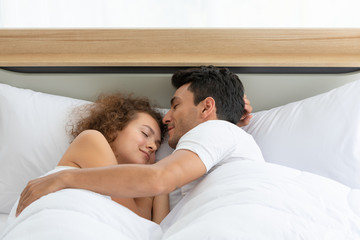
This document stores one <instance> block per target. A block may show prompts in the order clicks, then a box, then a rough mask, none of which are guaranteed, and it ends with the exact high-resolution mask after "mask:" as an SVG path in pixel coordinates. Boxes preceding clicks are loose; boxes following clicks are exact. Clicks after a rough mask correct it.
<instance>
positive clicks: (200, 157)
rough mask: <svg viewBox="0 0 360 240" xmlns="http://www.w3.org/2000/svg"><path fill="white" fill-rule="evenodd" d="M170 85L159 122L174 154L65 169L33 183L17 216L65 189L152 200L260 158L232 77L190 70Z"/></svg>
mask: <svg viewBox="0 0 360 240" xmlns="http://www.w3.org/2000/svg"><path fill="white" fill-rule="evenodd" d="M172 84H173V85H174V86H175V87H176V88H177V90H176V92H175V94H174V97H173V98H172V99H171V109H170V110H169V112H168V113H167V114H166V115H165V116H164V118H163V122H164V123H165V124H166V125H167V126H168V133H169V145H170V146H171V147H173V148H176V149H175V151H174V153H173V154H171V155H170V156H168V157H166V158H164V159H162V160H161V161H158V162H157V163H155V164H152V165H140V164H128V165H125V164H122V165H116V166H111V167H104V168H92V169H79V170H67V171H61V172H58V173H55V174H53V175H48V176H46V177H43V178H39V179H35V180H32V181H30V182H29V184H28V185H27V187H26V188H25V189H24V191H23V193H22V194H21V197H20V201H19V205H18V209H17V215H18V214H20V213H21V211H22V210H23V209H24V208H25V207H27V206H28V205H29V204H30V203H32V202H33V201H35V200H36V199H38V198H40V197H41V196H44V195H46V194H49V193H51V192H55V191H58V190H61V189H64V188H80V189H87V190H90V191H94V192H97V193H100V194H103V195H109V196H112V197H130V198H135V197H145V196H155V195H160V194H164V193H169V192H171V191H173V190H175V189H176V188H180V187H182V186H184V185H186V184H188V183H190V182H193V181H194V180H196V179H198V178H200V177H201V176H203V175H205V174H206V173H207V172H208V171H209V170H210V169H212V168H213V167H217V166H219V165H221V164H224V163H226V162H231V161H238V160H243V159H246V160H260V161H262V160H263V159H262V155H261V152H260V150H259V149H258V147H257V145H256V143H255V142H254V140H253V139H252V137H251V136H250V135H248V134H246V133H245V132H244V131H243V130H241V129H240V128H239V127H237V126H236V125H235V124H236V123H237V124H238V126H244V125H246V124H248V122H249V121H250V118H251V116H250V115H249V113H250V112H251V110H252V109H251V106H250V105H249V102H248V100H247V99H246V97H244V89H243V86H242V83H241V81H240V80H239V78H238V77H237V76H236V75H235V74H233V73H231V72H230V71H229V70H228V69H226V68H215V67H213V66H209V67H200V68H193V69H188V70H183V71H178V72H176V73H175V74H174V75H173V77H172ZM245 102H247V103H248V104H247V105H246V108H245V109H244V107H245Z"/></svg>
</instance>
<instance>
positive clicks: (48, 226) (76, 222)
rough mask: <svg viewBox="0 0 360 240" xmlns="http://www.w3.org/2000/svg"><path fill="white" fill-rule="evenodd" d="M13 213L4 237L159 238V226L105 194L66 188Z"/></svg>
mask: <svg viewBox="0 0 360 240" xmlns="http://www.w3.org/2000/svg"><path fill="white" fill-rule="evenodd" d="M14 211H15V208H13V209H12V212H11V213H10V216H9V219H8V223H7V226H6V228H5V230H4V232H3V236H2V238H1V239H3V240H17V239H36V240H45V239H46V240H48V239H77V240H80V239H87V240H92V239H94V240H95V239H96V240H99V239H117V240H119V239H124V240H128V239H139V240H146V239H149V240H151V239H160V238H161V235H162V232H161V229H160V226H159V225H158V224H155V223H154V222H151V221H148V220H146V219H144V218H142V217H139V216H138V215H136V214H135V213H133V212H132V211H130V210H129V209H127V208H125V207H123V206H122V205H120V204H118V203H116V202H114V201H112V200H111V199H109V198H108V197H106V196H103V195H100V194H97V193H93V192H90V191H87V190H79V189H65V190H61V191H59V192H56V193H52V194H49V195H47V196H44V197H42V198H40V199H39V200H38V201H36V202H34V203H33V204H31V205H30V206H29V207H27V208H26V209H25V210H24V211H23V212H22V213H21V214H20V216H19V217H17V218H15V217H14Z"/></svg>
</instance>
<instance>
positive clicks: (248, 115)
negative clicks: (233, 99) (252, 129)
mask: <svg viewBox="0 0 360 240" xmlns="http://www.w3.org/2000/svg"><path fill="white" fill-rule="evenodd" d="M244 102H245V107H244V114H243V115H242V117H241V119H240V121H239V122H237V123H236V125H237V126H239V127H244V126H246V125H248V124H249V123H250V119H251V118H252V115H251V112H252V110H253V108H252V106H251V105H250V100H249V99H248V98H247V97H246V95H244Z"/></svg>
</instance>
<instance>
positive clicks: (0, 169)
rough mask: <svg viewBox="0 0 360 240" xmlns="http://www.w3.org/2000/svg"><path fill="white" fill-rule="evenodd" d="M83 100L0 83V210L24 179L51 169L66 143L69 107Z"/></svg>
mask: <svg viewBox="0 0 360 240" xmlns="http://www.w3.org/2000/svg"><path fill="white" fill-rule="evenodd" d="M84 103H86V101H83V100H78V99H72V98H67V97H61V96H55V95H50V94H44V93H39V92H34V91H32V90H25V89H19V88H15V87H11V86H9V85H5V84H0V213H9V212H10V210H11V207H12V205H13V204H14V203H15V201H16V199H17V198H18V196H19V195H20V193H21V191H22V189H23V188H24V187H25V185H26V184H27V182H28V181H29V180H31V179H34V178H36V177H38V176H40V175H42V174H44V173H46V172H47V171H49V170H51V169H53V168H54V167H55V166H56V165H57V163H58V161H59V160H60V158H61V156H62V154H63V153H64V152H65V150H66V148H67V147H68V145H69V137H68V135H67V134H66V124H67V121H68V119H69V113H70V112H71V110H72V109H73V108H74V107H75V106H78V105H79V104H84Z"/></svg>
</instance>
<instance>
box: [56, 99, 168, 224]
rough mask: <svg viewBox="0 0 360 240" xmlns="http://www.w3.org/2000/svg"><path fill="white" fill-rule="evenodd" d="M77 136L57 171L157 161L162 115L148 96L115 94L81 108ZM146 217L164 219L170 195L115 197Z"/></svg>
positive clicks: (73, 131) (157, 221) (120, 202)
mask: <svg viewBox="0 0 360 240" xmlns="http://www.w3.org/2000/svg"><path fill="white" fill-rule="evenodd" d="M77 113H80V115H82V116H80V120H79V121H78V122H77V123H76V124H75V125H74V126H73V128H72V131H71V134H72V136H73V137H74V140H73V141H72V143H71V144H70V146H69V148H68V149H67V151H66V152H65V154H64V155H63V157H62V158H61V160H60V161H59V163H58V167H57V169H56V170H55V171H57V170H61V169H66V168H94V167H104V166H109V165H115V164H153V163H154V162H155V152H156V150H157V149H158V148H159V147H160V144H161V141H162V140H163V137H164V133H165V127H164V125H163V123H162V117H161V114H160V113H159V112H157V111H156V110H155V109H154V108H153V107H152V106H151V105H150V103H149V101H148V100H147V99H142V98H134V97H131V96H124V95H122V94H113V95H108V96H100V97H99V98H98V100H97V101H96V102H95V103H93V104H89V105H86V106H85V109H83V108H81V109H77ZM112 200H114V201H116V202H117V203H119V204H121V205H123V206H125V207H127V208H129V209H130V210H132V211H133V212H135V213H136V214H138V215H139V216H141V217H144V218H146V219H149V220H152V221H154V222H156V223H160V222H161V221H162V219H163V218H164V217H165V216H166V215H167V214H168V212H169V204H168V196H167V195H166V196H156V197H143V198H112Z"/></svg>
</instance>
